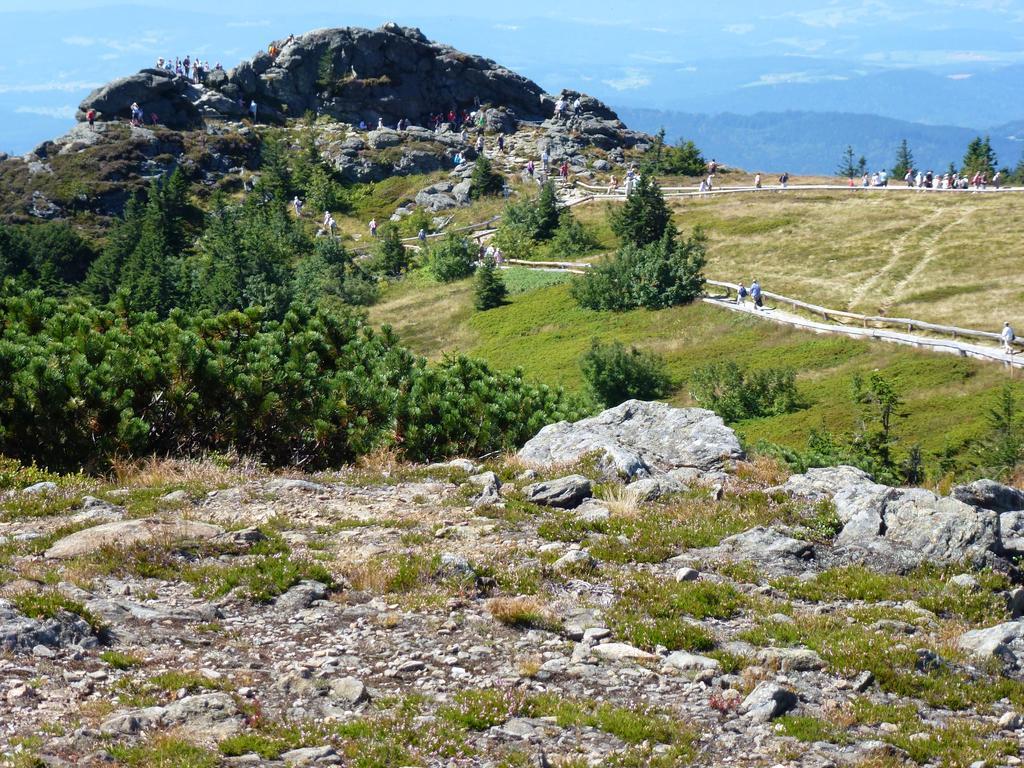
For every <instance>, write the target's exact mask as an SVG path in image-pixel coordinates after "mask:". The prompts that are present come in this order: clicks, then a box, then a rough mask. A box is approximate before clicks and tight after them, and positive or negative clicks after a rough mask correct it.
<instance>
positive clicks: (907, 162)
mask: <svg viewBox="0 0 1024 768" xmlns="http://www.w3.org/2000/svg"><path fill="white" fill-rule="evenodd" d="M912 170H914V154H913V152H911V151H910V146H909V145H908V144H907V140H906V139H903V140H902V141H901V142H900V146H899V148H897V150H896V165H894V166H893V167H892V176H893V178H894V179H902V178H903V177H904V176H906V175H907V172H908V171H912Z"/></svg>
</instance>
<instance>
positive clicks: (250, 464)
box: [111, 454, 263, 492]
mask: <svg viewBox="0 0 1024 768" xmlns="http://www.w3.org/2000/svg"><path fill="white" fill-rule="evenodd" d="M262 471H263V468H262V466H261V465H260V463H259V462H258V461H256V460H255V459H251V458H247V457H244V456H238V455H236V454H210V455H207V456H203V457H201V458H192V459H189V458H165V457H160V456H150V457H148V458H145V459H134V460H124V459H117V458H115V459H113V460H112V461H111V472H112V474H113V477H114V479H115V481H116V482H117V484H118V485H120V486H129V487H135V488H159V489H161V491H162V492H163V491H166V490H170V489H173V488H174V487H194V488H225V487H227V486H229V485H237V484H238V483H242V482H244V481H246V480H251V479H253V478H255V477H258V476H259V475H260V473H261V472H262Z"/></svg>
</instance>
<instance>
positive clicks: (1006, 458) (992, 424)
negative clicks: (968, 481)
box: [981, 384, 1024, 473]
mask: <svg viewBox="0 0 1024 768" xmlns="http://www.w3.org/2000/svg"><path fill="white" fill-rule="evenodd" d="M986 421H988V426H989V436H988V438H987V439H986V440H985V441H984V442H983V443H982V446H981V459H982V462H983V463H984V465H985V469H990V470H995V471H996V472H998V473H1009V472H1010V471H1012V470H1013V469H1014V468H1015V467H1017V465H1018V464H1020V463H1021V462H1022V461H1024V422H1022V421H1021V417H1020V409H1019V407H1018V405H1017V398H1016V396H1015V395H1014V391H1013V387H1012V386H1011V385H1009V384H1007V385H1005V386H1004V387H1003V389H1002V391H1001V392H1000V394H999V400H998V401H997V403H996V405H995V407H993V408H991V409H990V410H989V412H988V414H987V417H986Z"/></svg>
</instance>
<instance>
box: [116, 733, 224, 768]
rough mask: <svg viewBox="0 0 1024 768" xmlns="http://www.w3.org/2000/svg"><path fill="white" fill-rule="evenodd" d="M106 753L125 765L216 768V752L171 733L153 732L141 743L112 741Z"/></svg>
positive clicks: (160, 767) (217, 762)
mask: <svg viewBox="0 0 1024 768" xmlns="http://www.w3.org/2000/svg"><path fill="white" fill-rule="evenodd" d="M109 751H110V754H111V755H112V756H113V757H114V759H115V760H116V761H117V762H118V763H119V764H120V765H123V766H125V768H216V767H217V766H218V765H220V758H219V757H218V756H217V753H216V752H214V751H212V750H209V749H204V748H203V747H198V746H196V745H195V744H192V743H191V742H189V741H186V740H184V739H181V738H177V737H174V736H157V737H154V738H152V739H150V740H148V741H146V742H144V743H142V744H135V745H127V744H113V745H111V746H110V747H109Z"/></svg>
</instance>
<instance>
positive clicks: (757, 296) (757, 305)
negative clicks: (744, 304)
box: [750, 280, 764, 309]
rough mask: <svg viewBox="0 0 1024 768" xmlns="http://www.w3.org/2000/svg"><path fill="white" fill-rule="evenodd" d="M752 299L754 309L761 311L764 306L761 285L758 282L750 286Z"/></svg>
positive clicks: (755, 281)
mask: <svg viewBox="0 0 1024 768" xmlns="http://www.w3.org/2000/svg"><path fill="white" fill-rule="evenodd" d="M750 298H751V299H753V300H754V309H761V307H763V306H764V304H763V303H762V302H761V284H760V283H759V282H757V280H754V282H752V283H751V284H750Z"/></svg>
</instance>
